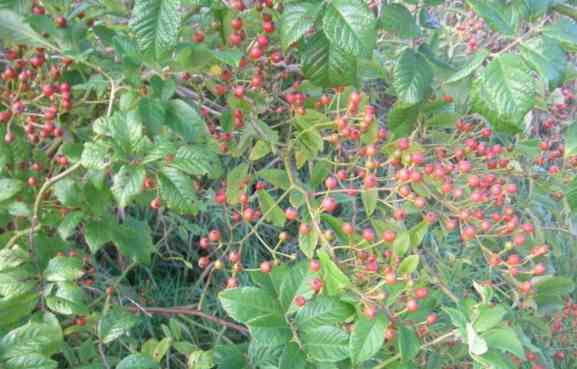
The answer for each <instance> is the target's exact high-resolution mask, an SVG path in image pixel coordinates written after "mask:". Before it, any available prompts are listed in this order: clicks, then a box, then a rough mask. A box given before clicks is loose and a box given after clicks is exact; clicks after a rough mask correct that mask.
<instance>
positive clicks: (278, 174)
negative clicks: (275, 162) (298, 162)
mask: <svg viewBox="0 0 577 369" xmlns="http://www.w3.org/2000/svg"><path fill="white" fill-rule="evenodd" d="M256 175H257V176H259V177H260V178H262V179H264V180H265V181H267V182H268V183H270V184H272V185H273V186H274V187H276V188H280V189H283V190H288V189H289V188H290V181H289V177H288V174H287V172H286V171H285V170H282V169H261V170H259V171H258V172H257V173H256Z"/></svg>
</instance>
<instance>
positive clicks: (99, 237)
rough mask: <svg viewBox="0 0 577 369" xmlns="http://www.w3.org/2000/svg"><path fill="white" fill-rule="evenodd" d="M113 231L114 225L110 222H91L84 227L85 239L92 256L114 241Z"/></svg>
mask: <svg viewBox="0 0 577 369" xmlns="http://www.w3.org/2000/svg"><path fill="white" fill-rule="evenodd" d="M112 230H113V224H111V221H110V220H102V221H91V222H89V223H86V224H85V225H84V238H85V240H86V243H87V244H88V247H89V248H90V252H91V253H92V254H95V253H96V252H97V251H98V250H99V249H100V248H101V247H102V246H104V244H106V243H107V242H110V241H112Z"/></svg>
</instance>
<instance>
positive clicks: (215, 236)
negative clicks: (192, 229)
mask: <svg viewBox="0 0 577 369" xmlns="http://www.w3.org/2000/svg"><path fill="white" fill-rule="evenodd" d="M208 239H209V240H210V241H211V242H218V241H220V231H219V230H218V229H213V230H212V231H210V232H209V233H208Z"/></svg>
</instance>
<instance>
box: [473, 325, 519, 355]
mask: <svg viewBox="0 0 577 369" xmlns="http://www.w3.org/2000/svg"><path fill="white" fill-rule="evenodd" d="M483 339H484V340H485V341H486V342H487V346H488V347H489V348H492V349H497V350H500V351H507V352H510V353H512V354H513V355H515V356H517V357H518V358H520V359H522V358H524V357H525V350H524V349H523V345H522V344H521V341H519V338H518V337H517V334H516V333H515V331H514V330H513V329H511V328H498V329H491V330H490V331H487V332H485V333H484V334H483Z"/></svg>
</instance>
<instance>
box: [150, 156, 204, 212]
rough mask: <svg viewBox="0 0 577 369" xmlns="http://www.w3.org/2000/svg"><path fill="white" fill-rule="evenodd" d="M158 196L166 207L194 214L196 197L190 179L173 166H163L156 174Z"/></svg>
mask: <svg viewBox="0 0 577 369" xmlns="http://www.w3.org/2000/svg"><path fill="white" fill-rule="evenodd" d="M158 180H159V181H158V184H159V188H160V198H161V199H162V201H163V203H164V204H166V206H167V207H169V208H171V209H174V210H176V211H179V212H181V213H190V214H195V213H196V211H197V207H196V202H197V201H198V198H197V196H196V192H195V190H194V186H193V183H192V179H191V178H190V177H189V176H188V175H186V174H185V173H183V172H181V171H180V170H178V169H176V168H173V167H165V168H163V169H162V171H161V172H160V173H159V175H158Z"/></svg>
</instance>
